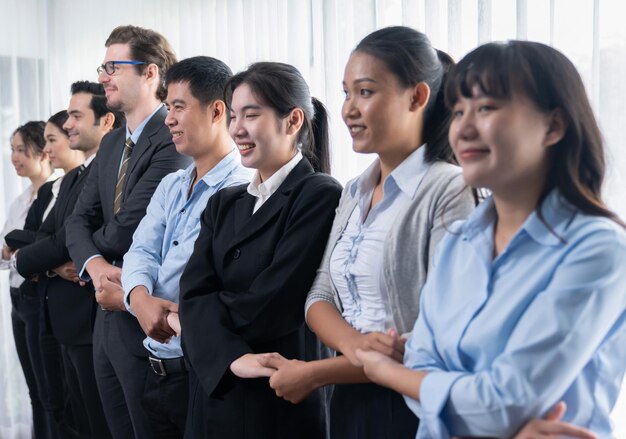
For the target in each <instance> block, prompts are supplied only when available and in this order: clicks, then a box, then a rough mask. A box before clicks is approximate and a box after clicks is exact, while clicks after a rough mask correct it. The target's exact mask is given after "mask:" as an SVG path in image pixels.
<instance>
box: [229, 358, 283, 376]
mask: <svg viewBox="0 0 626 439" xmlns="http://www.w3.org/2000/svg"><path fill="white" fill-rule="evenodd" d="M259 355H263V354H245V355H242V356H241V357H239V358H237V359H236V360H235V361H233V362H232V363H230V370H231V372H232V373H234V374H235V375H236V376H238V377H239V378H261V377H271V376H272V374H273V373H274V372H275V371H276V369H272V368H269V367H265V366H262V365H261V364H260V363H259V362H258V361H257V357H258V356H259Z"/></svg>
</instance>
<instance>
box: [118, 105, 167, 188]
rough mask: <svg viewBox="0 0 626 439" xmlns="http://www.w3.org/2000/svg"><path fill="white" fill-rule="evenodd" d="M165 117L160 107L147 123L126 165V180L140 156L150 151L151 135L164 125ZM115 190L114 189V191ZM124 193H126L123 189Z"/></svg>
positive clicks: (164, 110) (164, 111) (163, 110)
mask: <svg viewBox="0 0 626 439" xmlns="http://www.w3.org/2000/svg"><path fill="white" fill-rule="evenodd" d="M166 115H167V110H166V109H165V107H163V106H162V107H161V108H160V109H159V111H157V112H156V113H154V115H153V116H152V118H151V119H150V120H149V121H148V123H147V124H146V126H145V127H144V129H143V131H142V132H141V136H139V139H138V140H137V144H136V145H135V146H134V147H133V153H132V154H131V156H130V162H129V163H128V169H127V171H126V179H127V180H128V175H130V174H131V173H132V172H133V169H134V168H135V166H137V163H138V162H139V159H140V158H141V156H142V155H143V154H144V153H145V152H146V151H147V150H149V149H150V146H151V145H152V140H151V139H150V138H151V137H152V136H153V135H155V134H156V133H158V132H159V130H160V129H161V128H163V125H164V123H165V116H166ZM114 190H115V189H114ZM124 191H126V190H125V189H124Z"/></svg>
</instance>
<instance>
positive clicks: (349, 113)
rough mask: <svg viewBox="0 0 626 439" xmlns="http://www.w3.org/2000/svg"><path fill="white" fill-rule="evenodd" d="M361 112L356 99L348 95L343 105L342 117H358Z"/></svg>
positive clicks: (345, 119)
mask: <svg viewBox="0 0 626 439" xmlns="http://www.w3.org/2000/svg"><path fill="white" fill-rule="evenodd" d="M359 114H360V113H359V108H358V106H357V103H356V99H354V98H352V97H349V96H348V97H346V99H345V101H343V105H342V106H341V117H342V118H343V120H344V121H348V120H350V119H356V118H357V117H358V116H359Z"/></svg>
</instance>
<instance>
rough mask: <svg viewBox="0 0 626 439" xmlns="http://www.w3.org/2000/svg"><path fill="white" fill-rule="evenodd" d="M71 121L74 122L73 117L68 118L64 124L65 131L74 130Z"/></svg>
mask: <svg viewBox="0 0 626 439" xmlns="http://www.w3.org/2000/svg"><path fill="white" fill-rule="evenodd" d="M71 121H72V116H70V117H68V118H67V120H66V121H65V123H64V124H63V129H64V130H65V131H70V130H71V129H72V128H73V125H72V122H71Z"/></svg>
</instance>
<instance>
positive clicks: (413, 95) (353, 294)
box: [259, 27, 474, 438]
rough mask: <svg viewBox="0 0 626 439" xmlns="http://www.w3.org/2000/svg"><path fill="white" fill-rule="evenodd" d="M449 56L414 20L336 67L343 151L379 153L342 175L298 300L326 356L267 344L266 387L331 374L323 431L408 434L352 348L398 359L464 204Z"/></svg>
mask: <svg viewBox="0 0 626 439" xmlns="http://www.w3.org/2000/svg"><path fill="white" fill-rule="evenodd" d="M451 64H452V60H451V59H450V57H449V56H448V55H447V54H445V53H443V52H440V51H437V50H435V49H433V47H432V46H431V44H430V42H429V40H428V38H427V37H426V36H425V35H424V34H422V33H420V32H417V31H415V30H413V29H410V28H406V27H390V28H385V29H381V30H379V31H376V32H374V33H372V34H370V35H369V36H367V37H366V38H365V39H364V40H363V41H361V42H360V43H359V45H358V46H357V47H356V49H355V50H354V52H353V53H352V55H351V57H350V59H349V61H348V64H347V66H346V70H345V74H344V83H343V85H344V90H345V94H346V100H345V103H344V105H343V109H342V116H343V119H344V121H345V123H346V125H347V126H348V129H349V130H350V134H351V135H352V139H353V149H354V150H355V151H357V152H360V153H375V154H377V155H378V158H377V160H375V161H374V163H372V165H371V166H370V167H369V168H368V169H367V170H366V171H365V172H364V173H363V174H361V176H359V177H358V178H356V179H355V180H352V181H351V182H349V183H348V184H347V185H346V187H345V189H344V191H343V194H342V198H341V201H340V204H339V207H338V209H337V214H336V217H335V221H334V224H333V228H332V231H331V234H330V239H329V241H328V246H327V248H326V252H325V256H324V259H323V261H322V265H321V267H320V269H319V270H318V274H317V278H316V280H315V282H314V285H313V287H312V289H311V291H310V292H309V295H308V298H307V302H306V318H307V322H308V324H309V326H310V327H311V329H312V330H313V331H315V333H316V334H317V336H318V337H319V338H320V339H321V340H322V341H323V342H324V343H325V344H326V345H327V346H329V347H331V348H332V349H334V350H336V351H338V352H340V353H341V354H343V355H338V356H336V357H334V358H328V359H324V360H320V361H313V362H308V363H306V362H300V361H296V360H286V359H284V358H282V357H280V356H279V355H278V354H267V355H266V356H264V357H261V358H260V359H259V361H260V362H261V363H262V364H263V365H265V366H267V367H271V368H274V369H276V372H275V373H274V374H273V376H272V377H271V379H270V385H271V386H272V387H273V388H274V389H275V391H276V394H277V395H278V396H282V397H284V398H286V399H288V400H290V401H292V402H299V401H300V400H302V399H303V398H304V397H305V396H306V395H307V394H309V393H310V392H311V391H312V390H314V389H316V388H319V387H321V386H324V385H328V384H335V385H336V386H335V388H334V391H333V395H332V399H331V405H330V420H331V421H330V422H331V425H330V428H331V435H332V437H337V438H350V437H358V438H364V437H372V438H385V437H389V438H402V437H414V436H415V432H416V430H417V418H415V416H414V415H413V414H412V413H411V412H410V411H409V410H408V408H407V407H406V405H405V403H404V401H403V400H402V397H401V396H400V395H399V394H397V393H394V392H392V391H389V390H387V389H384V388H383V387H380V386H377V385H375V384H372V383H369V382H368V379H367V378H366V376H365V375H364V373H363V370H362V366H361V364H360V363H359V362H358V359H357V358H356V355H355V351H356V350H357V349H358V348H372V347H376V348H377V349H379V350H382V351H383V352H389V353H391V354H394V355H395V356H396V357H397V358H398V359H400V360H401V359H402V354H403V350H404V344H403V341H402V339H401V338H400V337H399V336H398V334H402V333H407V332H409V331H410V330H411V328H412V327H413V324H414V322H415V320H416V318H417V314H418V303H419V294H420V289H421V287H422V285H423V284H424V281H425V279H426V273H427V271H428V265H429V261H430V260H431V257H432V254H433V252H434V249H435V246H436V244H437V242H438V241H439V239H440V238H441V237H442V235H443V234H444V232H445V231H446V230H447V228H448V226H450V225H451V224H452V222H454V221H456V220H458V219H463V218H465V217H466V216H467V215H468V214H469V212H470V211H471V210H472V208H473V206H474V201H473V198H472V195H471V192H470V190H469V189H468V188H466V187H465V185H464V183H463V180H462V176H461V173H460V169H459V168H458V167H457V166H455V165H454V164H452V163H454V157H453V154H452V152H451V149H450V146H449V144H448V141H447V129H448V124H449V120H450V112H449V110H448V109H447V108H446V107H445V105H444V103H443V96H442V92H441V88H442V83H443V81H444V78H445V74H446V72H447V71H448V68H449V67H450V65H451Z"/></svg>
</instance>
